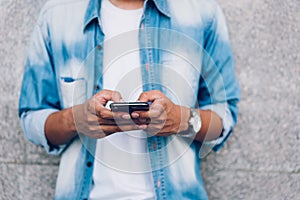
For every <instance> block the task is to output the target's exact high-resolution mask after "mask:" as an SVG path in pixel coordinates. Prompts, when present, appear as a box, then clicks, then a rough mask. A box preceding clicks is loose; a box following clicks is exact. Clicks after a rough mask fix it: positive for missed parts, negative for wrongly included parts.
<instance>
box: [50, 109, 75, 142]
mask: <svg viewBox="0 0 300 200" xmlns="http://www.w3.org/2000/svg"><path fill="white" fill-rule="evenodd" d="M45 135H46V138H47V140H48V142H49V143H50V144H52V145H63V144H67V143H68V142H69V141H70V140H72V139H73V138H74V137H75V136H76V135H77V131H76V126H75V122H74V117H73V112H72V108H67V109H64V110H61V111H58V112H55V113H52V114H51V115H49V117H48V118H47V120H46V123H45Z"/></svg>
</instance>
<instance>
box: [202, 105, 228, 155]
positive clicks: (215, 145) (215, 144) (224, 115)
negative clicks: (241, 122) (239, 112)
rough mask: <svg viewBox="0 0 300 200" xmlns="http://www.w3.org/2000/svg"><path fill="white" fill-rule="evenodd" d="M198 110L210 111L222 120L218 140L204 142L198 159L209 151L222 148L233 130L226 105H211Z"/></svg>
mask: <svg viewBox="0 0 300 200" xmlns="http://www.w3.org/2000/svg"><path fill="white" fill-rule="evenodd" d="M200 110H211V111H213V112H215V113H216V114H217V115H218V116H219V117H220V118H221V120H222V124H223V130H222V133H221V135H220V137H219V138H217V139H215V140H211V141H204V142H203V143H202V146H201V150H200V153H199V156H200V157H204V156H206V155H207V154H208V153H209V152H210V151H211V150H214V151H218V150H219V149H221V148H222V146H224V144H225V142H226V140H227V139H228V137H229V136H230V134H231V132H232V128H233V125H234V123H233V119H232V116H231V112H230V110H229V108H228V105H227V103H219V104H212V105H207V106H203V107H200Z"/></svg>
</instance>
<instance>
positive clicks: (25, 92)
mask: <svg viewBox="0 0 300 200" xmlns="http://www.w3.org/2000/svg"><path fill="white" fill-rule="evenodd" d="M50 41H51V40H50V34H49V29H48V26H47V23H46V19H45V16H44V14H43V12H42V13H41V15H40V17H39V20H38V22H37V24H36V26H35V28H34V30H33V33H32V35H31V41H30V44H29V48H28V53H27V59H26V63H25V68H24V76H23V81H22V86H21V93H20V99H19V117H20V120H21V124H22V127H23V130H24V133H25V135H26V137H27V138H28V139H29V140H30V141H31V142H33V143H34V144H37V145H41V146H43V147H44V148H45V150H46V151H47V152H48V153H51V154H57V153H59V152H60V147H57V148H56V149H55V148H53V146H49V145H48V143H47V140H46V137H45V133H44V126H45V121H46V119H47V118H48V116H49V115H50V114H51V113H53V112H55V111H58V110H60V109H61V105H60V98H59V93H58V88H57V78H56V72H55V69H54V65H53V57H52V49H51V42H50Z"/></svg>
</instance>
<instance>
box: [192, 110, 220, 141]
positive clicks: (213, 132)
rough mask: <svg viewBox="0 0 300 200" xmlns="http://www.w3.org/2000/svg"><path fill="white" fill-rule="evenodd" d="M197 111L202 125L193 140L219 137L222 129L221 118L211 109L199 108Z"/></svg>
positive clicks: (207, 139) (208, 139)
mask: <svg viewBox="0 0 300 200" xmlns="http://www.w3.org/2000/svg"><path fill="white" fill-rule="evenodd" d="M199 113H200V118H201V123H202V125H201V129H200V131H199V132H198V133H197V135H196V137H195V140H197V141H210V140H214V139H217V138H218V137H220V135H221V133H222V130H223V124H222V120H221V118H220V117H219V116H218V115H217V114H216V113H215V112H213V111H211V110H199Z"/></svg>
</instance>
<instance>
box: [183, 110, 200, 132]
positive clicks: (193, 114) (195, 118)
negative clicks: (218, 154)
mask: <svg viewBox="0 0 300 200" xmlns="http://www.w3.org/2000/svg"><path fill="white" fill-rule="evenodd" d="M188 123H189V127H188V130H187V131H184V133H182V134H180V135H181V136H182V137H187V138H194V137H195V136H196V134H197V133H198V132H199V131H200V129H201V125H202V122H201V117H200V114H199V112H198V110H197V109H195V108H191V109H190V119H189V122H188Z"/></svg>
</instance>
